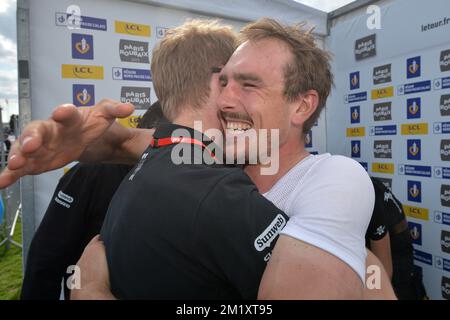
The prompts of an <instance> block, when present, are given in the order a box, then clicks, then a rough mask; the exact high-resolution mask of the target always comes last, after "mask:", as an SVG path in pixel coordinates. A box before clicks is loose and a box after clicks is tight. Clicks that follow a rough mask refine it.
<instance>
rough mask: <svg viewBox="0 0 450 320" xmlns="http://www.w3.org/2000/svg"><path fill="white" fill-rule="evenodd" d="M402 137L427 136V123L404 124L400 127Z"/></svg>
mask: <svg viewBox="0 0 450 320" xmlns="http://www.w3.org/2000/svg"><path fill="white" fill-rule="evenodd" d="M401 128H402V129H401V131H402V135H421V134H423V135H425V134H428V123H426V122H422V123H405V124H402V127H401Z"/></svg>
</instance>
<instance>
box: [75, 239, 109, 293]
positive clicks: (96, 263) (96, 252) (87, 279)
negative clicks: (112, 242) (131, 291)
mask: <svg viewBox="0 0 450 320" xmlns="http://www.w3.org/2000/svg"><path fill="white" fill-rule="evenodd" d="M77 266H78V267H79V268H80V274H81V280H80V284H81V288H80V289H72V292H71V294H70V299H71V300H114V299H116V298H115V297H114V296H113V294H112V293H111V289H110V285H109V272H108V264H107V261H106V253H105V246H104V245H103V242H102V241H101V240H100V236H99V235H97V236H95V237H94V238H93V239H92V240H91V242H89V244H88V245H87V246H86V248H85V249H84V252H83V255H82V256H81V258H80V260H78V263H77Z"/></svg>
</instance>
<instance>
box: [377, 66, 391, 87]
mask: <svg viewBox="0 0 450 320" xmlns="http://www.w3.org/2000/svg"><path fill="white" fill-rule="evenodd" d="M391 81H392V72H391V64H385V65H382V66H379V67H375V68H373V84H382V83H387V82H391Z"/></svg>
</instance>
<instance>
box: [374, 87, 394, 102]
mask: <svg viewBox="0 0 450 320" xmlns="http://www.w3.org/2000/svg"><path fill="white" fill-rule="evenodd" d="M370 96H371V99H372V100H376V99H384V98H390V97H392V96H394V87H392V86H390V87H385V88H379V89H373V90H372V91H371V95H370Z"/></svg>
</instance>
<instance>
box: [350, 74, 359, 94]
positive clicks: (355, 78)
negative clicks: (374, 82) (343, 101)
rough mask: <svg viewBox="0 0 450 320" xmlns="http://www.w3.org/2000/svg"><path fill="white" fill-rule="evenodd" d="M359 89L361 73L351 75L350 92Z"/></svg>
mask: <svg viewBox="0 0 450 320" xmlns="http://www.w3.org/2000/svg"><path fill="white" fill-rule="evenodd" d="M355 89H359V71H356V72H352V73H350V90H355Z"/></svg>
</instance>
